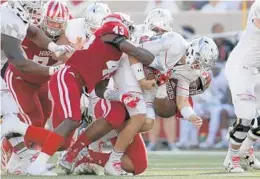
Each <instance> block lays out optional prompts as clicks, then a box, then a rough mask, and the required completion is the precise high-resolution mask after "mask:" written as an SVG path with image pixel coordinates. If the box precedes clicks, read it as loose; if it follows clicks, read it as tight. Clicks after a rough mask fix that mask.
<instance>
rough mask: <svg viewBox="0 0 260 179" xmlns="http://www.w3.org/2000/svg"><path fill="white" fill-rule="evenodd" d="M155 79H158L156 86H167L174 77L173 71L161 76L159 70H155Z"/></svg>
mask: <svg viewBox="0 0 260 179" xmlns="http://www.w3.org/2000/svg"><path fill="white" fill-rule="evenodd" d="M154 73H155V78H156V84H157V85H158V86H161V85H163V84H165V83H166V82H167V81H168V80H169V79H170V78H171V75H172V71H171V70H169V71H168V72H167V73H164V74H161V73H160V72H159V71H158V70H155V72H154Z"/></svg>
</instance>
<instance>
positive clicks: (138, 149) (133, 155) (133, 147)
mask: <svg viewBox="0 0 260 179" xmlns="http://www.w3.org/2000/svg"><path fill="white" fill-rule="evenodd" d="M116 139H117V137H115V138H113V139H111V142H112V144H113V145H114V144H115V142H116ZM124 154H125V155H127V156H128V157H129V158H130V160H131V162H132V164H133V166H134V174H135V175H139V174H141V173H143V172H144V171H145V169H146V168H147V165H148V159H147V152H146V147H145V144H144V141H143V138H142V136H141V134H136V136H135V137H134V140H133V141H132V143H131V144H130V145H129V146H128V148H127V149H126V151H125V153H124ZM89 155H90V157H91V158H92V159H93V161H90V162H93V163H95V164H98V165H101V166H103V167H104V166H105V164H106V162H107V161H108V159H109V156H110V154H109V155H108V154H107V153H102V152H94V151H92V150H89ZM123 165H124V164H123Z"/></svg>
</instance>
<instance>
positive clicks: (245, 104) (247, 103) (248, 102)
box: [234, 95, 257, 119]
mask: <svg viewBox="0 0 260 179" xmlns="http://www.w3.org/2000/svg"><path fill="white" fill-rule="evenodd" d="M234 107H235V114H236V116H237V118H240V119H254V118H256V117H257V111H256V100H255V98H254V97H251V96H249V95H241V96H239V97H238V98H237V99H236V100H235V102H234Z"/></svg>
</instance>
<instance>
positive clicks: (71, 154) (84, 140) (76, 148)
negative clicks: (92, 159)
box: [67, 132, 91, 162]
mask: <svg viewBox="0 0 260 179" xmlns="http://www.w3.org/2000/svg"><path fill="white" fill-rule="evenodd" d="M89 144H91V141H90V140H89V139H88V137H87V136H86V133H85V132H82V133H81V134H80V136H79V138H78V139H77V141H76V142H75V143H74V144H72V146H71V147H70V148H69V149H68V153H67V155H68V156H67V160H68V161H70V162H72V161H73V160H74V158H75V157H77V156H78V154H79V152H80V151H81V150H82V149H83V148H85V147H87V146H88V145H89Z"/></svg>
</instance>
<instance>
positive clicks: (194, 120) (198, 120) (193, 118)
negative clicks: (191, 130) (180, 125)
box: [188, 115, 203, 129]
mask: <svg viewBox="0 0 260 179" xmlns="http://www.w3.org/2000/svg"><path fill="white" fill-rule="evenodd" d="M188 120H189V121H190V122H192V123H193V124H194V125H195V126H196V127H197V129H200V127H201V125H202V123H203V121H202V119H201V118H200V117H199V116H196V115H192V116H190V117H189V119H188Z"/></svg>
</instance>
